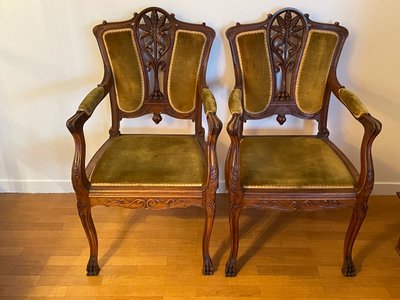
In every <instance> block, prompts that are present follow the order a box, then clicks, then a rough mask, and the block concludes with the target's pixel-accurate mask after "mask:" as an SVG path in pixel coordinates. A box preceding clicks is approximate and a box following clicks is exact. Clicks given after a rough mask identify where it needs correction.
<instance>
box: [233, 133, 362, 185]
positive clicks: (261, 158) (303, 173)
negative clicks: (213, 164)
mask: <svg viewBox="0 0 400 300" xmlns="http://www.w3.org/2000/svg"><path fill="white" fill-rule="evenodd" d="M240 178H241V179H240V180H241V184H242V185H243V186H244V187H249V188H257V187H263V188H302V189H307V188H344V187H348V188H352V187H354V185H355V183H356V181H355V179H354V177H353V176H352V175H351V173H350V171H349V170H348V169H347V167H346V166H345V164H344V163H343V162H342V161H341V159H340V158H339V157H338V156H337V154H336V153H335V152H334V151H333V150H332V149H331V148H330V146H329V145H328V144H327V143H325V142H324V141H323V140H321V139H319V138H316V137H291V136H273V137H260V136H259V137H254V136H251V137H250V136H249V137H244V138H243V139H242V141H241V144H240Z"/></svg>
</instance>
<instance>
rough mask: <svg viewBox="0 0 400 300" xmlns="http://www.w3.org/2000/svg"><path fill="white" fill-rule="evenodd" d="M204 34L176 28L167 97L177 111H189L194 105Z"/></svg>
mask: <svg viewBox="0 0 400 300" xmlns="http://www.w3.org/2000/svg"><path fill="white" fill-rule="evenodd" d="M205 43H206V36H205V35H204V34H203V33H201V32H196V31H189V30H177V31H176V34H175V42H174V47H173V50H172V57H171V63H170V69H169V78H168V79H169V80H168V98H169V102H170V103H171V106H172V107H173V108H174V110H176V111H177V112H183V113H188V112H191V111H192V110H193V109H194V108H195V105H196V95H197V83H198V80H199V72H200V66H201V59H202V57H203V51H204V46H205Z"/></svg>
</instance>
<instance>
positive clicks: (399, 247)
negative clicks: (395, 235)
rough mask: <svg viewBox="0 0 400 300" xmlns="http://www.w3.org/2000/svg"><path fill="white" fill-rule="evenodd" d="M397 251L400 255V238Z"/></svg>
mask: <svg viewBox="0 0 400 300" xmlns="http://www.w3.org/2000/svg"><path fill="white" fill-rule="evenodd" d="M396 250H397V252H398V253H399V255H400V238H399V241H398V242H397V247H396Z"/></svg>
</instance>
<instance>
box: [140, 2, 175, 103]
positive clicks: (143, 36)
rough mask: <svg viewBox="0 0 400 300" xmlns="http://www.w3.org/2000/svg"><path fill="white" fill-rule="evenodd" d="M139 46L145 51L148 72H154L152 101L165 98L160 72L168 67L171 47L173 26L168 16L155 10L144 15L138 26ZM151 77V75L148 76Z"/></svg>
mask: <svg viewBox="0 0 400 300" xmlns="http://www.w3.org/2000/svg"><path fill="white" fill-rule="evenodd" d="M138 31H139V45H140V48H141V49H142V50H143V53H144V54H145V55H144V58H143V59H144V61H145V66H146V70H147V71H148V72H149V73H150V72H152V77H150V76H148V78H149V77H150V78H151V79H152V81H153V91H152V92H151V94H150V99H151V100H161V99H163V98H164V95H163V93H162V92H161V90H160V84H159V72H160V71H163V70H164V68H165V66H166V61H165V59H164V56H165V54H166V53H167V52H168V50H169V48H170V46H171V25H170V23H169V22H168V19H167V16H166V15H164V14H162V13H161V12H160V11H157V10H155V9H153V10H152V11H151V12H148V13H147V14H143V15H142V18H141V19H140V20H139V24H138ZM148 75H149V74H148Z"/></svg>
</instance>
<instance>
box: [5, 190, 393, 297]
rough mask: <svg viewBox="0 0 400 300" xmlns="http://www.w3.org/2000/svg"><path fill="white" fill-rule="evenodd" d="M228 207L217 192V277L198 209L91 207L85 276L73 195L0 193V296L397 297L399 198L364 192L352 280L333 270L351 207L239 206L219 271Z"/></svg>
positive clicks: (84, 255)
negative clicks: (232, 266)
mask: <svg viewBox="0 0 400 300" xmlns="http://www.w3.org/2000/svg"><path fill="white" fill-rule="evenodd" d="M226 204H227V203H226V196H225V195H222V196H219V199H218V203H217V208H218V212H217V216H216V222H215V225H214V231H213V236H212V241H211V245H212V247H211V255H212V257H213V260H214V265H215V267H216V269H217V270H216V272H215V274H214V276H209V277H205V276H202V275H201V237H202V229H203V212H202V210H201V209H198V208H188V209H183V210H180V209H176V210H168V211H146V210H137V211H134V210H129V209H123V208H106V207H95V208H94V209H93V215H94V221H95V224H96V226H97V232H98V236H99V245H100V246H99V258H100V266H101V268H102V270H101V272H100V275H99V276H98V277H86V276H85V265H86V261H87V258H88V251H89V250H88V243H87V240H86V237H85V234H84V231H83V228H82V226H81V224H80V221H79V218H78V215H77V213H76V208H75V199H74V195H72V194H45V195H41V194H36V195H31V194H0V299H84V300H90V299H135V298H137V299H235V298H238V297H245V298H248V299H326V298H329V299H339V298H345V299H366V298H368V299H371V298H374V299H385V298H396V297H397V298H398V299H400V256H399V255H398V253H397V252H396V251H395V245H396V243H397V240H398V238H399V235H400V200H399V199H398V198H397V197H395V196H385V197H372V198H371V200H370V206H369V207H370V210H369V213H368V215H367V218H366V221H365V222H364V225H363V227H362V229H361V232H360V234H359V238H358V240H357V242H356V245H355V248H354V250H355V251H354V258H355V262H356V266H357V267H358V270H359V274H358V275H357V277H355V278H344V277H342V275H341V272H340V266H341V260H342V243H343V238H344V234H345V230H346V228H347V223H348V219H349V217H350V210H338V211H325V212H317V213H276V212H268V211H264V212H260V211H256V210H245V211H244V212H243V214H242V218H241V245H240V251H239V267H240V272H239V274H238V276H237V277H236V278H225V277H224V265H225V261H226V259H227V256H228V250H229V249H228V246H229V239H228V235H229V227H228V220H227V210H226V206H227V205H226ZM241 299H243V298H241Z"/></svg>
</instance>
